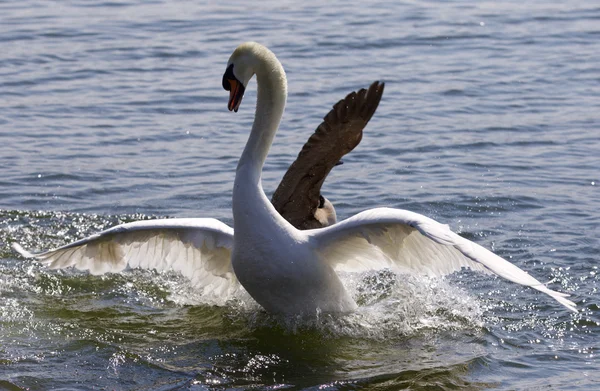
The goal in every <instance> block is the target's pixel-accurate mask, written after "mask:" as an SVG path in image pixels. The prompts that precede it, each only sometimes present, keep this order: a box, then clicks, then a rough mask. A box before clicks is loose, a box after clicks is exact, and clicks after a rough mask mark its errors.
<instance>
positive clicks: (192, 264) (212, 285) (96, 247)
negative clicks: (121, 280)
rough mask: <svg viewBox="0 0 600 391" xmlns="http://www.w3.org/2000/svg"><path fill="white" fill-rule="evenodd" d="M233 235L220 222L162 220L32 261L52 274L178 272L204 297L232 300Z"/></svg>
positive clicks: (122, 229)
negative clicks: (128, 269) (66, 270)
mask: <svg viewBox="0 0 600 391" xmlns="http://www.w3.org/2000/svg"><path fill="white" fill-rule="evenodd" d="M232 246H233V229H232V228H230V227H229V226H227V225H226V224H224V223H222V222H220V221H218V220H215V219H200V218H196V219H160V220H146V221H136V222H133V223H127V224H121V225H118V226H115V227H112V228H110V229H107V230H105V231H102V232H100V233H97V234H95V235H92V236H89V237H87V238H85V239H81V240H78V241H76V242H73V243H70V244H67V245H65V246H62V247H59V248H57V249H54V250H49V251H45V252H42V253H38V254H32V253H30V252H28V251H26V250H24V249H23V248H22V247H21V246H19V245H18V244H16V243H14V244H13V247H14V248H15V250H17V251H18V252H19V253H20V254H21V255H23V256H24V257H26V258H35V259H37V260H39V261H40V262H41V263H43V264H44V265H46V266H48V267H50V268H52V269H62V268H66V267H69V266H74V267H76V268H77V269H79V270H89V272H90V273H92V274H104V273H109V272H110V273H118V272H120V271H122V270H124V269H125V268H126V267H131V268H136V267H139V268H143V269H156V270H159V271H164V270H175V271H178V272H180V273H181V274H183V275H184V276H185V277H187V278H189V279H190V280H191V282H192V285H194V286H195V287H197V288H199V289H202V290H203V294H211V295H214V296H217V297H218V296H220V295H221V296H222V295H225V296H227V295H228V294H230V293H232V292H233V291H234V290H235V289H237V286H238V282H237V279H236V278H235V275H234V273H233V269H232V267H231V249H232Z"/></svg>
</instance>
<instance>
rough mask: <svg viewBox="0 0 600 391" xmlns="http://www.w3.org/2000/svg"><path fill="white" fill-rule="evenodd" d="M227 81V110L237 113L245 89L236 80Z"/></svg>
mask: <svg viewBox="0 0 600 391" xmlns="http://www.w3.org/2000/svg"><path fill="white" fill-rule="evenodd" d="M227 81H228V82H229V103H228V104H227V108H228V109H229V111H231V110H233V111H235V112H236V113H237V111H238V108H239V107H240V103H242V98H243V97H244V91H245V88H244V85H243V84H242V83H240V82H239V81H237V79H233V80H231V79H229V80H227Z"/></svg>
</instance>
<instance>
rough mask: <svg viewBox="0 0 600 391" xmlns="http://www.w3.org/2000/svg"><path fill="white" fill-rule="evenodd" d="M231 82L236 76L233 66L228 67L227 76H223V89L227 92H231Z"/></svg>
mask: <svg viewBox="0 0 600 391" xmlns="http://www.w3.org/2000/svg"><path fill="white" fill-rule="evenodd" d="M230 80H235V75H234V74H233V64H231V65H229V66H228V67H227V70H226V71H225V74H224V75H223V88H224V89H225V90H226V91H230V90H231V83H230V82H229V81H230Z"/></svg>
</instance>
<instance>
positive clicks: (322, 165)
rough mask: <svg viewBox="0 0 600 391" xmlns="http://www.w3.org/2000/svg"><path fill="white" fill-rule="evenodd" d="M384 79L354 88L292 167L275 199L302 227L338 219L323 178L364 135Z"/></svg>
mask: <svg viewBox="0 0 600 391" xmlns="http://www.w3.org/2000/svg"><path fill="white" fill-rule="evenodd" d="M384 86H385V85H384V83H380V82H378V81H376V82H374V83H372V84H371V85H370V86H369V88H368V89H364V88H363V89H360V90H359V91H356V92H351V93H350V94H348V95H347V96H346V97H345V98H344V99H342V100H340V101H339V102H337V103H336V104H335V105H334V106H333V109H332V110H331V111H330V112H329V113H328V114H327V115H326V116H325V117H324V118H323V122H322V123H321V124H320V125H319V126H318V127H317V130H316V131H315V132H314V134H313V135H312V136H310V138H309V139H308V141H307V142H306V144H304V146H303V147H302V149H301V151H300V153H299V154H298V157H297V158H296V160H295V161H294V162H293V163H292V165H291V166H290V167H289V168H288V170H287V172H286V173H285V175H284V177H283V179H282V180H281V183H280V184H279V186H278V187H277V190H275V192H274V193H273V197H272V198H271V203H272V204H273V206H274V207H275V209H276V210H277V212H279V214H280V215H282V216H283V217H284V218H285V219H286V220H287V221H289V222H290V223H291V224H292V225H293V226H294V227H296V228H298V229H311V228H322V227H326V226H329V225H332V224H335V223H336V221H337V216H336V213H335V208H334V207H333V204H332V203H331V202H330V201H329V200H328V199H327V198H325V197H323V196H322V195H321V194H320V191H321V186H322V185H323V181H324V180H325V178H326V177H327V175H328V174H329V172H330V171H331V169H332V168H333V167H334V166H335V165H338V164H341V160H340V159H341V158H342V157H343V156H344V155H345V154H347V153H349V152H350V151H352V150H353V149H354V148H355V147H356V146H357V145H358V144H359V143H360V140H361V139H362V133H363V129H364V128H365V126H366V125H367V123H368V122H369V120H370V119H371V117H372V116H373V114H374V113H375V110H376V109H377V106H378V105H379V101H380V100H381V96H382V94H383V89H384Z"/></svg>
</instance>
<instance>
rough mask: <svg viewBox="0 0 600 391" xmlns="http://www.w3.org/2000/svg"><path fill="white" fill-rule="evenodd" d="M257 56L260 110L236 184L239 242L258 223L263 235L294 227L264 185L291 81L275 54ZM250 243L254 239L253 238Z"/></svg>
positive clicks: (234, 208)
mask: <svg viewBox="0 0 600 391" xmlns="http://www.w3.org/2000/svg"><path fill="white" fill-rule="evenodd" d="M256 59H257V63H256V66H255V67H254V69H255V74H256V82H257V85H258V87H257V88H258V94H257V100H256V113H255V116H254V123H253V124H252V130H251V132H250V137H249V138H248V142H247V144H246V148H244V152H243V153H242V156H241V157H240V161H239V163H238V167H237V170H236V176H235V182H234V186H233V220H234V229H235V230H236V235H235V239H236V242H241V241H242V240H243V239H244V238H247V237H248V236H252V235H253V234H254V233H256V232H257V231H256V224H259V225H261V230H262V231H261V232H263V234H264V232H267V231H268V232H269V234H268V235H269V236H273V235H277V234H279V233H282V232H287V231H288V230H291V229H293V227H292V226H291V225H289V223H288V222H287V221H286V220H285V219H284V218H283V217H281V216H280V215H279V213H278V212H277V211H276V210H275V208H274V207H273V205H272V204H271V202H270V201H269V199H268V198H267V196H266V195H265V192H264V191H263V189H262V185H261V173H262V168H263V165H264V163H265V159H266V158H267V153H268V152H269V148H270V147H271V144H272V143H273V138H274V137H275V133H276V132H277V128H278V127H279V122H280V121H281V116H282V115H283V110H284V108H285V101H286V99H287V81H286V78H285V72H284V71H283V67H282V66H281V63H280V62H279V61H278V60H277V58H275V55H273V53H271V52H270V51H267V52H262V53H258V55H257V56H256ZM269 222H270V223H269ZM250 243H253V242H252V241H251V240H250Z"/></svg>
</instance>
